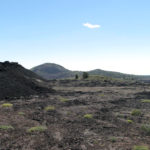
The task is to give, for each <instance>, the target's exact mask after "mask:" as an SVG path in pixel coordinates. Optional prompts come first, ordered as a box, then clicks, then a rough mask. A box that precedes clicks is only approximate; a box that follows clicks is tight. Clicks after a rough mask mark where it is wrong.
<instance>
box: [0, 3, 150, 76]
mask: <svg viewBox="0 0 150 150" xmlns="http://www.w3.org/2000/svg"><path fill="white" fill-rule="evenodd" d="M149 6H150V1H149V0H1V1H0V61H5V60H9V61H17V62H19V63H20V64H22V65H23V66H24V67H26V68H31V67H33V66H36V65H39V64H41V63H45V62H52V63H58V64H60V65H63V66H64V67H66V68H68V69H70V70H85V71H86V70H92V69H96V68H100V69H105V70H112V71H119V72H124V73H131V74H150V67H149V66H150V9H149Z"/></svg>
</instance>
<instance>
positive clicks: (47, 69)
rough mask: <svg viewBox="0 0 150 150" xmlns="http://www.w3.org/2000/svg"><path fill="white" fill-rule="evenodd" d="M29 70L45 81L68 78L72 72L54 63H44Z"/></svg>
mask: <svg viewBox="0 0 150 150" xmlns="http://www.w3.org/2000/svg"><path fill="white" fill-rule="evenodd" d="M31 70H32V71H33V72H35V73H36V74H38V75H39V76H41V77H43V78H44V79H47V80H49V79H61V78H69V77H71V76H72V74H73V73H72V71H70V70H68V69H66V68H64V67H62V66H60V65H57V64H54V63H45V64H42V65H39V66H37V67H34V68H32V69H31Z"/></svg>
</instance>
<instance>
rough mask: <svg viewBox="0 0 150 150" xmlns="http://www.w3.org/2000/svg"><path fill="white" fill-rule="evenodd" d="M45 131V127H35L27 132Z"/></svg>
mask: <svg viewBox="0 0 150 150" xmlns="http://www.w3.org/2000/svg"><path fill="white" fill-rule="evenodd" d="M45 130H47V127H45V126H36V127H32V128H30V129H28V130H27V132H29V133H32V132H44V131H45Z"/></svg>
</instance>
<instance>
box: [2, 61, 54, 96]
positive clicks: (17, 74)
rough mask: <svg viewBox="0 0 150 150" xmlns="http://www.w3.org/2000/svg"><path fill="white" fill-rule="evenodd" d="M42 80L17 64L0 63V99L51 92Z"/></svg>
mask: <svg viewBox="0 0 150 150" xmlns="http://www.w3.org/2000/svg"><path fill="white" fill-rule="evenodd" d="M52 91H53V90H51V89H48V88H47V87H46V86H45V84H44V81H43V79H42V78H40V77H39V76H38V75H36V74H34V73H33V72H32V71H30V70H27V69H25V68H23V67H22V66H21V65H19V64H18V63H10V62H4V63H0V99H9V98H13V97H20V96H29V95H35V94H40V93H46V92H52Z"/></svg>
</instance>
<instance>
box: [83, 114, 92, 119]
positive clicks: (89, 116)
mask: <svg viewBox="0 0 150 150" xmlns="http://www.w3.org/2000/svg"><path fill="white" fill-rule="evenodd" d="M84 118H87V119H92V118H93V115H92V114H85V115H84Z"/></svg>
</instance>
